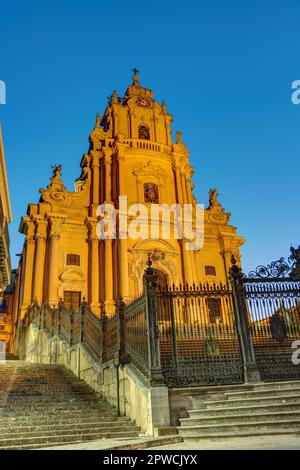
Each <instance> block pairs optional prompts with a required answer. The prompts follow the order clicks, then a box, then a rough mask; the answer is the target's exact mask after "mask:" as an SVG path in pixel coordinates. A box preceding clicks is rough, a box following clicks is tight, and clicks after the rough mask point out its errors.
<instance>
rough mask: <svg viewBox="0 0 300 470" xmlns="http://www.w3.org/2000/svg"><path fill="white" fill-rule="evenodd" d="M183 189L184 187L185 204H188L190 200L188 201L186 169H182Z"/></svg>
mask: <svg viewBox="0 0 300 470" xmlns="http://www.w3.org/2000/svg"><path fill="white" fill-rule="evenodd" d="M181 187H182V197H183V204H187V202H188V199H187V190H186V179H185V170H184V168H182V169H181Z"/></svg>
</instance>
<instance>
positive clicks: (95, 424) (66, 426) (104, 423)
mask: <svg viewBox="0 0 300 470" xmlns="http://www.w3.org/2000/svg"><path fill="white" fill-rule="evenodd" d="M134 426H135V424H134V423H133V422H132V421H130V420H126V421H125V420H123V421H120V420H119V419H117V420H115V421H114V420H113V419H110V418H107V419H102V420H98V421H96V420H94V421H92V420H88V421H86V422H82V420H77V421H75V422H73V423H72V422H68V423H65V421H61V422H56V421H52V422H51V423H50V424H44V423H43V422H40V423H39V424H35V425H33V424H31V423H30V422H29V423H27V424H26V423H19V422H18V421H17V422H15V423H13V424H12V423H10V424H9V425H7V424H6V425H4V423H1V424H0V436H1V437H3V436H4V435H5V434H7V433H9V434H10V433H19V432H20V433H32V432H35V433H36V431H37V430H39V432H44V431H46V432H48V431H49V432H50V431H56V430H57V431H64V430H67V431H69V430H71V429H73V430H82V431H84V430H89V431H90V430H91V429H92V430H98V429H103V428H108V429H110V428H111V429H116V428H118V429H123V428H130V429H131V428H132V427H134Z"/></svg>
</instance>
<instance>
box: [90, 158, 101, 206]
mask: <svg viewBox="0 0 300 470" xmlns="http://www.w3.org/2000/svg"><path fill="white" fill-rule="evenodd" d="M91 153H92V159H91V162H92V171H93V193H92V194H93V204H94V205H95V206H96V207H98V205H99V200H100V199H99V195H100V190H99V155H98V153H97V152H91Z"/></svg>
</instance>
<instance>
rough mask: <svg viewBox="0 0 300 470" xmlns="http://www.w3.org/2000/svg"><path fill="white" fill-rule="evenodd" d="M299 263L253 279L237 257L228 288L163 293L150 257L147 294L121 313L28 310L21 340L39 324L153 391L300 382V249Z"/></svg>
mask: <svg viewBox="0 0 300 470" xmlns="http://www.w3.org/2000/svg"><path fill="white" fill-rule="evenodd" d="M292 256H293V259H291V260H290V262H285V261H284V259H283V258H281V259H280V260H278V261H277V262H274V263H271V264H270V265H269V266H267V267H263V266H259V267H258V268H257V270H256V271H252V272H251V273H250V274H249V275H248V276H245V275H244V274H243V273H242V271H241V269H240V267H238V266H237V264H236V261H235V260H234V258H233V259H232V266H231V268H230V272H229V279H230V283H229V284H228V285H222V284H220V285H215V284H213V285H208V284H205V285H199V286H193V287H182V286H181V287H178V288H176V287H172V288H166V289H162V290H159V289H158V287H157V275H156V272H155V269H153V268H152V266H151V265H152V262H151V259H150V257H149V260H148V263H147V264H148V267H147V269H146V270H145V274H144V292H143V294H142V295H141V297H139V298H138V299H136V300H135V301H134V302H132V303H131V304H129V305H125V304H124V303H123V301H122V299H119V301H118V302H117V308H116V314H115V316H114V317H112V318H107V317H106V316H105V315H103V317H102V318H101V319H99V318H96V317H95V316H94V315H93V313H92V312H91V310H90V308H89V307H88V305H87V303H86V302H83V303H82V304H81V306H80V309H79V311H77V312H74V311H68V310H66V309H65V307H64V305H63V304H62V305H60V306H59V308H58V309H56V310H55V309H51V308H50V307H49V306H48V305H45V306H43V307H37V306H35V305H33V306H31V308H30V309H28V312H27V313H26V315H25V317H24V319H23V321H22V322H21V325H20V329H19V334H20V335H22V334H23V333H24V331H25V330H26V328H27V327H28V325H29V324H30V323H31V322H32V321H35V322H36V324H38V325H39V328H40V329H45V330H46V331H47V333H48V334H49V335H50V336H53V335H55V334H58V335H59V336H60V337H61V338H62V339H64V340H65V341H66V342H67V343H68V344H69V345H70V346H74V345H76V344H79V343H81V344H83V345H84V346H85V348H86V349H87V350H88V351H89V353H90V354H91V355H92V356H93V357H94V359H95V360H97V361H100V363H102V364H104V363H106V362H107V361H110V360H112V359H116V358H117V361H116V364H117V365H119V364H121V365H124V364H125V363H128V362H131V363H132V364H133V365H134V366H135V367H136V368H137V369H138V370H139V371H140V372H141V373H142V374H143V375H144V377H145V379H146V380H148V381H149V383H150V384H152V385H160V384H167V385H168V386H169V387H174V386H194V385H195V386H201V385H221V384H237V383H241V382H243V381H246V382H255V381H259V380H260V379H262V380H286V379H300V365H296V364H293V362H292V353H293V349H292V345H293V342H294V341H295V340H299V339H300V248H299V249H298V250H294V249H293V251H292Z"/></svg>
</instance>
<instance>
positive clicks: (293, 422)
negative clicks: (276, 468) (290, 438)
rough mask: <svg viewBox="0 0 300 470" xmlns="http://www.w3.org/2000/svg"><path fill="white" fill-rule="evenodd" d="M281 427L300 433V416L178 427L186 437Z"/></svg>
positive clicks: (265, 430)
mask: <svg viewBox="0 0 300 470" xmlns="http://www.w3.org/2000/svg"><path fill="white" fill-rule="evenodd" d="M277 428H280V429H282V430H285V431H294V432H299V433H300V418H298V419H297V418H295V419H292V418H291V419H289V420H288V419H287V420H278V421H277V422H276V423H274V422H272V421H268V420H267V421H251V422H250V421H247V420H245V421H244V422H243V423H235V424H225V423H222V424H214V425H198V426H182V427H179V428H178V432H179V434H180V435H181V436H183V437H185V436H188V435H198V436H199V437H201V436H202V435H207V434H210V435H217V434H219V433H222V434H224V433H228V434H230V435H231V436H235V435H236V434H237V433H239V432H240V431H245V432H252V433H253V434H255V433H257V432H260V433H263V432H264V433H265V432H268V431H272V430H274V429H277Z"/></svg>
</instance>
